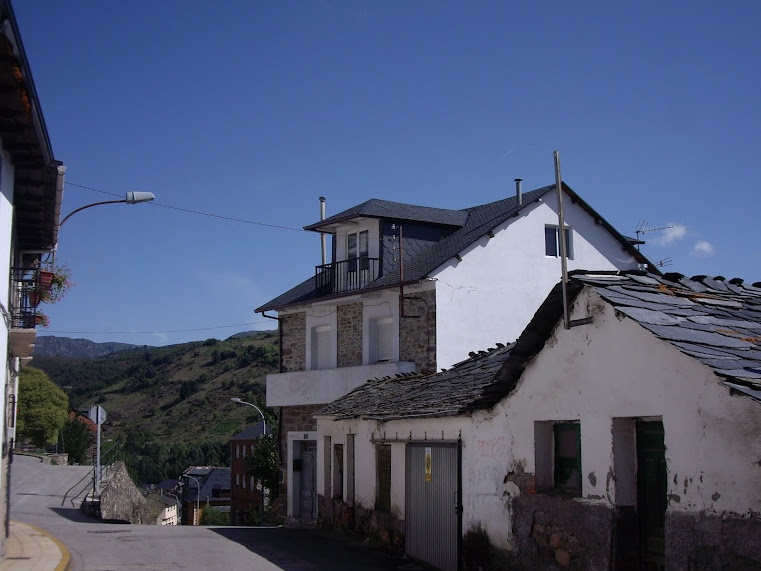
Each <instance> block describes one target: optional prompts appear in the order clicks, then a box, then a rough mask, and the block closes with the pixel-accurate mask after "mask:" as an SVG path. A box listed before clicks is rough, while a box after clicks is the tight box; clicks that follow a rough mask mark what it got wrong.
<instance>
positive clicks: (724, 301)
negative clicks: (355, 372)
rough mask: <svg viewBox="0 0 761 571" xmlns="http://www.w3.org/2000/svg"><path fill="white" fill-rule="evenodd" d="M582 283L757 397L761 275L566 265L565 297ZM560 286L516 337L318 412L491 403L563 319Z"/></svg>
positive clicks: (422, 412) (437, 411) (365, 389)
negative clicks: (751, 280)
mask: <svg viewBox="0 0 761 571" xmlns="http://www.w3.org/2000/svg"><path fill="white" fill-rule="evenodd" d="M585 287H586V288H592V289H593V290H594V291H595V292H597V293H598V294H599V295H600V296H601V297H602V299H604V300H605V301H606V302H608V303H609V304H611V305H612V306H613V307H615V308H616V310H617V311H620V312H621V313H622V314H623V315H625V316H627V317H628V318H630V319H632V320H634V321H636V322H637V323H638V324H639V325H641V326H642V327H644V328H645V329H647V330H648V331H650V332H651V333H652V334H653V335H656V336H657V337H659V338H660V339H663V340H664V341H666V342H668V343H670V344H671V345H673V346H674V347H675V348H676V349H678V350H679V351H681V352H682V353H684V354H685V355H689V356H690V357H692V358H694V359H697V360H698V361H700V362H701V363H703V364H704V365H706V366H707V367H710V368H711V369H712V370H713V372H714V373H715V374H716V375H717V377H718V379H719V382H722V383H723V384H724V385H726V386H728V387H730V388H732V389H733V390H734V391H737V392H738V393H742V394H744V395H747V396H749V397H751V398H753V399H755V400H757V401H759V402H761V282H757V283H755V284H753V285H746V284H744V283H743V282H742V280H738V279H733V280H729V281H726V280H725V279H724V278H721V277H717V278H708V277H706V276H694V277H693V278H686V277H684V276H682V275H681V274H675V273H670V274H666V275H664V276H660V275H657V274H652V273H645V272H638V271H631V272H586V271H576V272H571V279H570V280H569V283H568V285H567V289H568V294H569V297H570V299H571V300H573V299H574V298H575V297H576V296H577V295H578V294H579V293H580V292H581V291H582V290H583V289H584V288H585ZM561 291H562V288H561V286H560V284H558V285H557V286H555V288H554V289H553V290H552V292H550V294H549V296H548V297H547V298H546V300H545V301H544V303H542V305H541V306H540V307H539V309H538V310H537V312H536V314H535V315H534V317H533V319H532V320H531V322H530V323H529V325H528V326H527V327H526V329H524V331H523V333H521V336H520V337H519V338H518V340H517V341H516V342H515V343H513V344H512V345H509V346H507V347H503V348H500V349H498V350H494V351H491V352H486V353H484V352H482V353H480V354H478V355H475V356H474V357H472V358H471V359H468V360H466V361H463V362H462V363H458V364H457V365H455V366H454V367H452V369H450V370H449V371H446V372H442V373H437V374H434V375H428V376H420V375H414V374H413V375H407V376H403V377H400V378H387V379H381V380H374V381H369V382H368V383H366V384H364V385H362V386H361V387H359V388H357V389H355V390H354V391H352V392H351V393H349V394H348V395H346V396H344V397H342V398H340V399H338V400H336V401H335V402H333V403H331V404H330V405H328V406H326V407H325V408H323V409H322V410H320V411H319V412H318V413H317V414H316V415H315V416H332V417H334V418H335V419H337V420H339V419H346V418H367V419H374V420H382V421H388V420H394V419H398V418H425V417H443V416H452V415H460V414H466V413H468V412H469V411H472V410H477V409H486V408H491V407H492V406H494V405H495V404H496V403H498V402H499V401H500V400H502V399H503V398H505V397H507V396H509V394H510V393H511V392H512V391H513V389H514V388H515V387H516V386H517V383H518V380H519V379H520V377H521V375H522V374H523V371H524V370H525V368H526V366H527V365H528V363H529V362H531V360H532V359H533V358H534V357H535V356H536V355H537V354H538V353H539V352H540V351H541V350H542V349H543V348H544V344H545V342H546V341H547V339H549V337H550V335H551V334H552V331H553V329H554V328H555V327H556V326H557V325H558V323H559V322H560V320H561V319H562V317H563V302H562V294H561ZM580 327H583V326H580Z"/></svg>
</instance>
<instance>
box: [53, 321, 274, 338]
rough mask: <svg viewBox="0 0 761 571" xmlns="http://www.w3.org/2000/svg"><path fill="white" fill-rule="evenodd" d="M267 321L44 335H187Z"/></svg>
mask: <svg viewBox="0 0 761 571" xmlns="http://www.w3.org/2000/svg"><path fill="white" fill-rule="evenodd" d="M262 323H268V322H267V321H252V322H251V323H237V324H235V325H217V326H216V327H196V328H194V329H167V330H164V331H62V330H58V329H46V330H45V333H67V334H76V335H95V334H97V335H149V334H152V333H155V334H160V333H189V332H193V331H211V330H213V329H229V328H232V327H245V326H248V325H260V324H262Z"/></svg>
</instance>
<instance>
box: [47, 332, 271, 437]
mask: <svg viewBox="0 0 761 571" xmlns="http://www.w3.org/2000/svg"><path fill="white" fill-rule="evenodd" d="M277 365H278V347H277V333H276V332H275V331H260V332H256V333H255V334H253V335H252V336H247V337H240V338H230V339H227V340H224V341H219V340H217V339H208V340H206V341H198V342H193V343H183V344H180V345H168V346H164V347H134V348H131V349H126V350H121V351H119V352H117V353H111V354H108V355H104V356H101V357H97V358H84V357H68V356H60V355H55V356H53V355H36V356H35V357H34V360H33V366H34V367H37V368H39V369H42V370H44V371H45V372H46V373H47V374H48V375H49V376H50V378H51V379H52V380H53V382H55V383H56V384H57V385H58V386H60V387H61V388H62V389H64V391H65V392H66V393H67V394H68V395H69V401H70V405H71V407H72V408H80V407H87V406H91V405H95V404H98V405H101V406H102V407H103V408H104V409H105V410H106V414H107V418H106V422H105V423H104V424H103V438H105V439H112V440H121V441H122V442H127V441H128V437H130V438H132V439H133V440H134V439H135V438H136V437H137V436H138V435H139V437H140V438H141V439H143V440H146V439H148V440H150V441H153V442H156V443H160V444H162V445H170V444H194V445H196V444H202V443H221V442H226V441H227V440H228V439H229V438H230V437H231V436H233V435H234V434H236V433H237V432H239V431H241V430H243V429H244V428H246V427H247V426H250V425H251V424H254V423H255V422H258V421H259V420H260V418H261V417H260V416H259V413H258V412H257V411H256V410H255V409H254V408H252V407H249V406H245V405H240V404H236V403H233V402H231V401H230V399H231V398H232V397H239V398H241V399H242V400H244V401H247V402H251V403H254V404H256V405H257V406H259V408H261V409H262V410H265V397H264V394H265V379H266V375H267V374H268V373H273V372H277ZM265 414H267V415H268V416H270V418H268V422H272V421H274V414H271V412H270V411H267V410H265Z"/></svg>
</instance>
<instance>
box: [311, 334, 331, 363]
mask: <svg viewBox="0 0 761 571" xmlns="http://www.w3.org/2000/svg"><path fill="white" fill-rule="evenodd" d="M311 334H312V355H311V357H312V362H311V367H310V368H311V370H313V371H317V370H321V369H330V368H332V359H331V344H332V330H331V327H330V325H319V326H317V327H313V328H312V333H311Z"/></svg>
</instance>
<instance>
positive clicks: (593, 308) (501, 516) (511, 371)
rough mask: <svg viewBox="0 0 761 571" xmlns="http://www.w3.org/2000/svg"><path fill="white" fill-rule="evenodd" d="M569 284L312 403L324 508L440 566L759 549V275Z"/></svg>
mask: <svg viewBox="0 0 761 571" xmlns="http://www.w3.org/2000/svg"><path fill="white" fill-rule="evenodd" d="M567 289H568V295H567V299H568V307H569V312H568V318H569V325H570V327H569V328H566V326H565V325H566V321H565V312H564V303H563V295H562V289H561V288H560V287H556V288H555V289H554V290H553V292H552V293H551V294H550V295H549V296H548V297H547V299H546V300H545V302H544V303H543V304H542V305H541V306H540V308H539V310H538V311H537V312H536V314H535V315H534V317H533V319H532V320H531V322H530V323H529V324H528V326H527V327H526V328H525V330H524V331H523V333H522V334H521V335H520V337H519V338H518V340H517V342H516V343H514V344H513V345H508V346H502V347H498V348H497V349H494V350H492V351H487V352H482V353H478V354H475V353H474V354H473V356H472V357H471V358H470V359H468V360H466V361H464V362H462V363H459V364H457V365H455V366H454V367H452V368H451V369H450V370H448V371H446V372H442V373H438V374H436V375H428V376H425V375H418V376H415V375H409V376H401V377H390V378H385V379H381V380H376V381H371V382H369V383H366V384H365V385H363V386H361V387H360V388H358V389H356V390H354V391H353V392H351V393H349V394H348V395H346V396H344V397H342V398H341V399H338V400H337V401H335V402H334V403H332V404H330V405H328V406H326V407H325V408H323V410H321V411H320V412H319V413H318V415H317V419H318V423H317V438H318V441H319V442H320V446H319V447H318V459H317V471H318V474H319V476H320V477H319V479H318V494H319V496H320V499H321V500H322V503H323V505H324V506H325V509H324V510H323V512H322V514H321V516H322V518H323V523H324V524H325V525H335V526H343V527H349V528H356V529H361V530H363V531H365V532H370V533H375V534H377V535H378V536H379V537H381V538H383V539H386V540H388V541H392V542H397V543H398V544H400V545H405V549H406V551H407V553H408V554H409V555H410V556H411V557H413V558H415V559H419V560H421V561H424V562H427V563H430V564H432V565H435V566H437V567H439V568H442V569H457V565H458V562H459V561H461V560H463V559H466V560H469V561H471V562H472V563H473V564H474V565H476V566H478V565H480V566H481V567H482V568H489V567H490V566H494V565H496V561H497V560H502V563H504V564H505V565H509V566H511V568H530V569H535V568H556V567H557V566H561V567H570V568H574V569H609V568H613V567H615V568H651V567H652V568H663V567H664V566H665V567H666V568H669V569H693V568H700V569H702V568H706V569H709V568H711V569H714V568H716V569H718V568H732V569H736V568H756V567H758V566H759V565H761V542H759V537H761V519H760V518H759V513H761V495H759V493H758V490H759V487H758V482H759V474H760V472H759V471H760V470H761V467H760V466H761V350H759V349H760V345H761V283H756V284H754V285H752V286H751V285H746V284H744V283H743V282H742V280H731V281H726V280H724V279H723V278H716V279H710V278H707V277H705V276H695V277H694V278H692V279H687V278H685V277H684V276H681V275H679V274H667V275H666V276H663V277H661V276H657V275H653V274H644V273H642V272H596V273H589V272H579V273H575V274H573V275H572V278H571V280H570V281H569V283H568V286H567ZM338 447H340V449H341V452H340V454H337V453H336V452H335V450H336V449H337V448H338Z"/></svg>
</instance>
